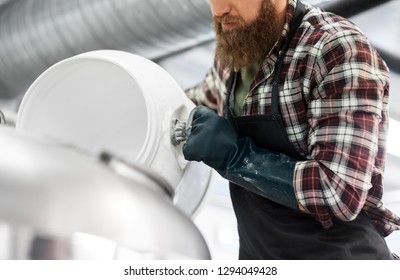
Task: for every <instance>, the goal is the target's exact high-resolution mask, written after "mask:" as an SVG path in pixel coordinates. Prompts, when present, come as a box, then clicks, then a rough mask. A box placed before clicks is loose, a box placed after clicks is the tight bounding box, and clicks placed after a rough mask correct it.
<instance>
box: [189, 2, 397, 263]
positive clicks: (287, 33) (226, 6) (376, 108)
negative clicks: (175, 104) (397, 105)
mask: <svg viewBox="0 0 400 280" xmlns="http://www.w3.org/2000/svg"><path fill="white" fill-rule="evenodd" d="M210 6H211V11H212V14H213V17H214V25H215V32H216V43H217V44H216V55H215V63H214V66H213V67H212V68H211V69H210V71H209V73H208V74H207V76H206V77H205V79H204V81H203V82H202V83H201V84H199V85H198V86H196V87H195V88H193V89H190V90H189V91H187V94H188V96H189V98H191V99H192V100H193V101H194V102H195V103H196V104H197V105H203V106H198V107H196V108H195V109H194V112H193V114H192V115H193V120H192V126H191V133H190V135H189V137H188V139H187V142H186V144H185V145H184V146H183V153H184V155H185V158H186V159H187V160H195V161H203V162H204V163H205V164H207V165H209V166H210V167H212V168H214V169H215V170H216V171H218V172H219V174H221V176H223V177H224V178H226V179H227V180H229V182H230V193H231V199H232V203H233V207H234V210H235V214H236V218H237V222H238V231H239V237H240V240H239V243H240V250H239V258H240V259H392V258H393V256H392V253H391V252H390V251H389V249H388V247H387V245H386V243H385V239H384V237H385V236H387V235H389V234H390V233H392V232H393V231H394V230H399V229H400V218H399V217H398V216H396V215H395V214H394V213H393V212H391V211H390V210H389V209H386V208H385V207H384V205H383V203H382V193H383V185H382V176H383V171H384V164H385V152H386V147H385V144H386V133H387V126H388V95H389V74H388V69H387V66H386V64H385V63H384V61H383V60H382V59H381V58H380V56H379V55H378V53H377V52H376V50H375V49H374V48H373V47H372V46H371V44H370V43H369V42H368V40H367V39H366V37H365V36H364V35H363V34H362V32H361V31H360V30H359V29H358V28H357V27H356V26H355V25H354V24H352V23H351V22H350V21H348V20H346V19H344V18H342V17H339V16H337V15H334V14H331V13H327V12H323V11H321V10H319V9H316V8H314V7H312V6H311V5H308V4H303V3H301V2H300V1H298V0H246V1H243V0H210ZM205 106H206V107H205Z"/></svg>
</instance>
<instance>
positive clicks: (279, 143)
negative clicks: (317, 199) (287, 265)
mask: <svg viewBox="0 0 400 280" xmlns="http://www.w3.org/2000/svg"><path fill="white" fill-rule="evenodd" d="M303 15H304V6H303V4H302V3H301V2H300V1H298V2H297V7H296V12H295V17H294V19H293V23H292V26H291V28H290V32H289V34H288V38H287V39H286V43H285V47H284V48H283V53H282V55H281V56H280V58H279V59H278V61H277V63H276V68H275V69H276V70H275V76H274V86H273V90H272V105H271V106H272V107H271V114H270V115H255V116H241V117H234V116H233V114H232V112H231V109H230V108H229V106H226V108H225V116H226V117H227V118H228V120H229V121H230V122H231V123H232V124H233V125H234V126H235V128H236V130H237V132H238V134H239V135H240V136H247V137H249V138H251V139H252V140H253V141H254V142H255V144H256V145H258V146H259V147H262V148H266V149H270V150H274V151H277V152H281V153H284V154H286V155H288V156H291V157H292V158H294V159H297V160H305V158H304V157H303V156H302V155H300V154H299V153H298V152H297V151H296V149H295V148H294V146H293V145H292V143H291V142H290V141H289V138H288V136H287V134H286V129H285V126H284V123H283V119H282V116H281V115H280V112H279V92H278V81H279V77H280V72H281V69H282V60H283V56H284V54H285V52H286V50H287V48H288V46H289V42H290V40H291V39H292V37H293V36H294V33H295V32H296V30H297V29H298V26H299V25H300V23H301V21H302V18H303ZM231 76H233V74H232V75H231ZM229 84H230V85H229ZM232 84H233V82H232V81H231V82H230V83H229V82H228V97H227V100H228V102H229V99H230V96H229V95H230V94H232V91H233V89H232ZM228 104H229V103H228ZM230 193H231V199H232V203H233V208H234V210H235V215H236V218H237V223H238V232H239V238H240V242H239V243H240V250H239V259H392V257H391V253H390V251H389V249H388V247H387V245H386V242H385V240H384V238H383V237H382V236H381V235H380V234H379V233H378V231H377V230H376V229H375V227H374V226H373V224H372V222H371V220H370V219H369V217H368V216H367V215H366V214H365V213H364V212H361V213H360V215H359V216H358V217H357V218H356V219H355V220H354V221H352V222H343V221H340V220H335V221H334V226H333V227H332V228H330V229H329V230H325V229H323V228H322V225H321V224H320V223H319V222H318V221H316V220H315V219H314V218H313V217H312V216H311V215H308V214H305V213H302V212H300V211H295V210H293V209H291V208H288V207H285V206H282V205H280V204H277V203H275V202H273V201H270V200H268V199H266V198H264V197H262V196H259V195H257V194H255V193H252V192H250V191H247V190H246V189H244V188H242V187H240V186H237V185H235V184H233V183H230Z"/></svg>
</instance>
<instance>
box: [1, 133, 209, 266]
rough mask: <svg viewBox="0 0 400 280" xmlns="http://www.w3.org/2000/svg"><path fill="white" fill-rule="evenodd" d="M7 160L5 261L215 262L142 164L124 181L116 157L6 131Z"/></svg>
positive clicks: (3, 228)
mask: <svg viewBox="0 0 400 280" xmlns="http://www.w3.org/2000/svg"><path fill="white" fill-rule="evenodd" d="M0 154H1V155H2V156H1V157H0V259H43V258H45V259H82V258H92V257H94V258H95V257H96V256H97V257H99V256H104V258H108V259H144V258H155V259H209V258H210V253H209V250H208V247H207V245H206V243H205V241H204V239H203V236H202V235H201V234H200V232H199V231H198V229H197V228H196V227H195V225H194V224H193V222H192V221H191V220H190V219H189V218H188V217H187V216H186V215H184V214H183V213H182V212H181V211H179V210H178V209H177V208H176V207H175V206H174V205H173V203H172V199H171V193H170V192H169V191H168V192H166V190H170V188H169V187H167V186H160V184H163V183H162V180H161V179H154V178H155V175H153V174H150V173H146V172H144V171H143V170H142V169H141V168H136V167H135V165H132V164H130V165H129V166H126V167H127V168H130V169H131V172H130V174H129V176H127V177H123V176H121V175H120V174H117V173H116V172H115V170H114V169H115V168H114V167H115V166H114V167H113V168H110V164H111V165H115V163H116V162H115V161H114V160H113V159H111V158H110V157H107V159H109V160H107V161H105V162H104V160H99V159H97V158H96V157H92V156H88V155H85V154H83V153H81V152H78V151H75V150H72V149H70V148H67V147H65V146H63V145H62V144H60V143H55V142H51V141H48V140H45V139H43V138H39V137H34V136H32V135H30V134H28V133H26V132H21V131H17V130H15V129H11V128H5V127H1V128H0ZM103 159H104V157H103ZM123 164H124V163H123V162H121V161H118V162H117V165H119V166H120V165H123ZM91 256H92V257H91Z"/></svg>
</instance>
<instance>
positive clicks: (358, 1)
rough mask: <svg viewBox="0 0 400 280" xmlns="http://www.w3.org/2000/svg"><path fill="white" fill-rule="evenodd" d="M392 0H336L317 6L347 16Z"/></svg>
mask: <svg viewBox="0 0 400 280" xmlns="http://www.w3.org/2000/svg"><path fill="white" fill-rule="evenodd" d="M390 1H392V0H336V1H330V2H323V3H321V4H319V5H316V6H318V7H320V8H321V9H323V10H325V11H329V12H331V13H334V14H337V15H340V16H342V17H346V18H347V17H352V16H355V15H357V14H359V13H362V12H365V11H367V10H369V9H372V8H374V7H376V6H379V5H381V4H384V3H387V2H390Z"/></svg>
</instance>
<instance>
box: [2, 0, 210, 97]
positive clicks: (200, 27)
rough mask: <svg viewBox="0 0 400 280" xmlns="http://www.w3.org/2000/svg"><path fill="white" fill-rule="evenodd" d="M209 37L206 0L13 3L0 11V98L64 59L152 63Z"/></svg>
mask: <svg viewBox="0 0 400 280" xmlns="http://www.w3.org/2000/svg"><path fill="white" fill-rule="evenodd" d="M213 37H214V34H213V28H212V20H211V13H210V8H209V4H208V1H207V0H185V1H182V0H119V1H115V0H69V1H65V0H34V1H32V0H14V1H9V2H8V4H7V5H4V6H2V9H1V10H0V42H1V44H0V97H3V98H15V97H17V96H21V95H22V94H23V93H24V92H25V91H26V89H27V88H28V87H29V85H30V84H31V83H32V82H33V81H34V80H35V79H36V78H37V77H38V76H39V75H40V74H41V73H42V72H43V71H44V70H46V69H47V68H48V67H50V66H51V65H53V64H54V63H56V62H58V61H60V60H62V59H65V58H67V57H70V56H73V55H76V54H79V53H82V52H86V51H91V50H98V49H116V50H124V51H129V52H132V53H135V54H138V55H142V56H144V57H146V58H148V59H153V60H154V59H157V58H158V57H161V56H164V55H166V54H168V53H171V52H176V51H178V50H181V49H184V48H188V47H191V46H195V45H198V44H200V43H202V42H204V41H207V40H210V39H211V38H213Z"/></svg>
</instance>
